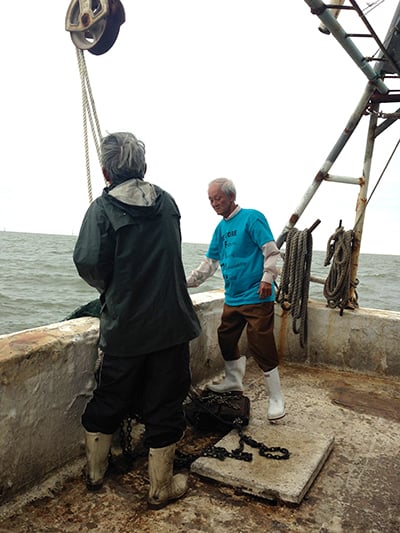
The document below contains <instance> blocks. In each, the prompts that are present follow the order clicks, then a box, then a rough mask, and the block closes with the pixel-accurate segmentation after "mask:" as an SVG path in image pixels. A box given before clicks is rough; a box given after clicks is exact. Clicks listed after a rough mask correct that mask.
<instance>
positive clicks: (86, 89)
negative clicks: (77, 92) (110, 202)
mask: <svg viewBox="0 0 400 533" xmlns="http://www.w3.org/2000/svg"><path fill="white" fill-rule="evenodd" d="M76 55H77V59H78V66H79V74H80V77H81V89H82V117H83V136H84V146H85V161H86V180H87V188H88V196H89V203H92V201H93V192H92V179H91V174H90V158H89V139H88V126H87V119H89V122H90V127H91V131H92V135H93V141H94V145H95V148H96V152H97V157H98V160H99V163H100V142H101V138H102V135H101V130H100V124H99V119H98V116H97V112H96V106H95V103H94V99H93V94H92V89H91V86H90V81H89V75H88V71H87V68H86V62H85V57H84V55H83V50H80V49H79V48H76Z"/></svg>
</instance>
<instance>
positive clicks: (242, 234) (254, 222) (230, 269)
mask: <svg viewBox="0 0 400 533" xmlns="http://www.w3.org/2000/svg"><path fill="white" fill-rule="evenodd" d="M273 240H274V237H273V235H272V232H271V229H270V227H269V224H268V221H267V219H266V218H265V216H264V215H263V214H262V213H260V212H259V211H256V210H255V209H240V211H239V212H238V213H237V214H236V215H235V216H234V217H233V218H231V219H229V220H225V219H223V220H221V222H220V223H219V224H218V226H217V227H216V229H215V231H214V235H213V237H212V239H211V243H210V246H209V248H208V251H207V254H206V256H207V257H209V258H210V259H216V260H218V261H219V263H220V267H221V271H222V275H223V277H224V282H225V303H226V304H227V305H231V306H235V305H245V304H255V303H261V302H270V301H273V300H274V298H275V295H274V286H273V285H272V295H271V296H269V297H268V298H263V299H260V297H259V295H258V289H259V286H260V281H261V278H262V276H263V272H264V256H263V253H262V249H261V247H262V246H263V245H264V244H266V243H267V242H271V241H273Z"/></svg>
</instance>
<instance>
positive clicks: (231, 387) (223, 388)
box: [207, 355, 246, 392]
mask: <svg viewBox="0 0 400 533" xmlns="http://www.w3.org/2000/svg"><path fill="white" fill-rule="evenodd" d="M245 372H246V356H244V355H242V357H240V358H239V359H234V360H233V361H225V378H224V380H223V381H222V382H221V383H211V384H210V385H207V388H208V389H210V390H212V391H213V392H231V391H242V390H243V377H244V373H245Z"/></svg>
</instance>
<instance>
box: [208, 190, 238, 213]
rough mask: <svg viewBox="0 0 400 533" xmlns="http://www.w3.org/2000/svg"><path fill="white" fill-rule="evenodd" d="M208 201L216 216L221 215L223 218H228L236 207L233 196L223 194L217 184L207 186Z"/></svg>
mask: <svg viewBox="0 0 400 533" xmlns="http://www.w3.org/2000/svg"><path fill="white" fill-rule="evenodd" d="M208 199H209V200H210V204H211V207H212V208H213V209H214V211H215V212H216V213H217V215H221V216H222V217H224V218H226V217H228V216H229V215H230V214H231V213H232V211H233V210H234V209H235V207H236V206H235V198H234V197H233V195H232V194H230V195H227V194H225V193H223V192H222V191H221V186H220V185H218V183H212V184H211V185H210V186H209V188H208Z"/></svg>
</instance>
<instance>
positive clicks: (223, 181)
mask: <svg viewBox="0 0 400 533" xmlns="http://www.w3.org/2000/svg"><path fill="white" fill-rule="evenodd" d="M213 183H216V184H217V185H220V187H221V191H222V192H223V193H224V194H226V195H227V196H229V195H231V194H233V196H234V198H236V187H235V185H234V183H233V181H232V180H229V179H228V178H217V179H215V180H212V181H210V183H209V184H208V186H210V185H212V184H213Z"/></svg>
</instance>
